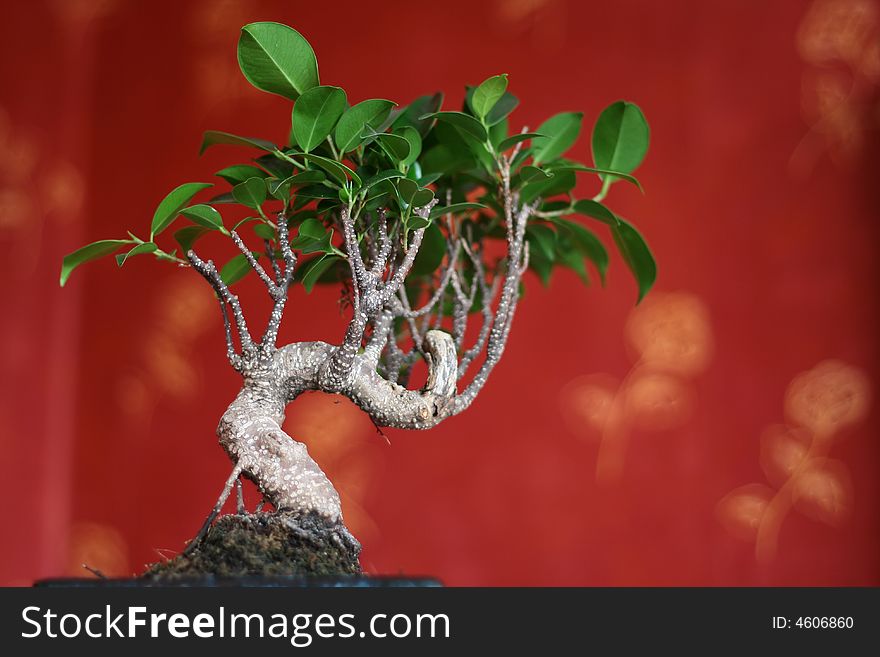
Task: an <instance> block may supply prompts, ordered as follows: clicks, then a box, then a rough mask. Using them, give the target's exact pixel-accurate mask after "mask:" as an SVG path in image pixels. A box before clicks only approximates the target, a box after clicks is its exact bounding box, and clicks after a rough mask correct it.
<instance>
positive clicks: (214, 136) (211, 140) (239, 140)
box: [199, 130, 276, 175]
mask: <svg viewBox="0 0 880 657" xmlns="http://www.w3.org/2000/svg"><path fill="white" fill-rule="evenodd" d="M216 144H228V145H230V146H251V147H253V148H259V149H260V150H261V151H269V152H270V153H271V152H272V151H274V150H275V149H276V146H275V144H273V143H272V142H271V141H266V140H265V139H259V138H258V137H239V136H238V135H233V134H230V133H228V132H220V131H219V130H207V131H206V132H205V134H204V136H203V137H202V147H201V148H200V149H199V155H201V154H202V153H204V152H205V151H206V150H207V149H208V147H209V146H215V145H216ZM218 175H219V174H218Z"/></svg>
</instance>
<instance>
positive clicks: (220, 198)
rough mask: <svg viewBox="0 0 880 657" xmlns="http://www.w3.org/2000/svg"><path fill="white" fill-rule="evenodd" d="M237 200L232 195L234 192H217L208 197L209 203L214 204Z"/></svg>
mask: <svg viewBox="0 0 880 657" xmlns="http://www.w3.org/2000/svg"><path fill="white" fill-rule="evenodd" d="M235 202H236V201H235V197H234V196H233V195H232V192H223V193H222V194H217V195H216V196H212V197H211V198H209V199H208V203H211V204H212V205H217V204H224V203H235Z"/></svg>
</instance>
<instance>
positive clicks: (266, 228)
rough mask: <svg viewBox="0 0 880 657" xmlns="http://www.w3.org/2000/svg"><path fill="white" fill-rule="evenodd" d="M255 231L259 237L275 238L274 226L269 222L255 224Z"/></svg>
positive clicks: (265, 238)
mask: <svg viewBox="0 0 880 657" xmlns="http://www.w3.org/2000/svg"><path fill="white" fill-rule="evenodd" d="M254 233H255V234H256V236H257V237H260V238H262V239H264V240H274V239H275V229H274V228H272V226H270V225H269V224H257V225H256V226H254Z"/></svg>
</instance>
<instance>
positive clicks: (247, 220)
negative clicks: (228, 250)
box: [232, 217, 261, 230]
mask: <svg viewBox="0 0 880 657" xmlns="http://www.w3.org/2000/svg"><path fill="white" fill-rule="evenodd" d="M253 221H261V219H260V217H245V218H244V219H241V220H239V221H237V222H236V223H235V225H234V226H233V227H232V230H238V229H239V228H241V227H242V226H244V225H245V224H249V223H251V222H253Z"/></svg>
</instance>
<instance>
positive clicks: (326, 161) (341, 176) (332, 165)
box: [303, 153, 364, 187]
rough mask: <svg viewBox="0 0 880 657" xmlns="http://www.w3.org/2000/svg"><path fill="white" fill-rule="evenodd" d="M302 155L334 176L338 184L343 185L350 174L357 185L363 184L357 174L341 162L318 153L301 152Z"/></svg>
mask: <svg viewBox="0 0 880 657" xmlns="http://www.w3.org/2000/svg"><path fill="white" fill-rule="evenodd" d="M303 157H304V158H305V159H307V160H309V161H310V162H314V163H315V164H317V165H318V166H319V167H320V168H322V169H323V170H324V171H326V172H327V173H329V174H330V176H331V177H332V178H334V179H335V180H336V181H337V182H338V183H339V184H340V185H345V184H346V183H347V182H348V176H350V177H351V179H352V180H354V182H355V183H356V184H357V186H358V187H361V186H362V185H363V184H364V183H363V181H362V180H361V177H360V176H359V175H357V174H356V173H355V172H354V171H352V170H351V169H349V168H348V167H347V166H345V165H344V164H342V163H341V162H337V161H336V160H331V159H330V158H327V157H321V156H320V155H314V154H313V153H303Z"/></svg>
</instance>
